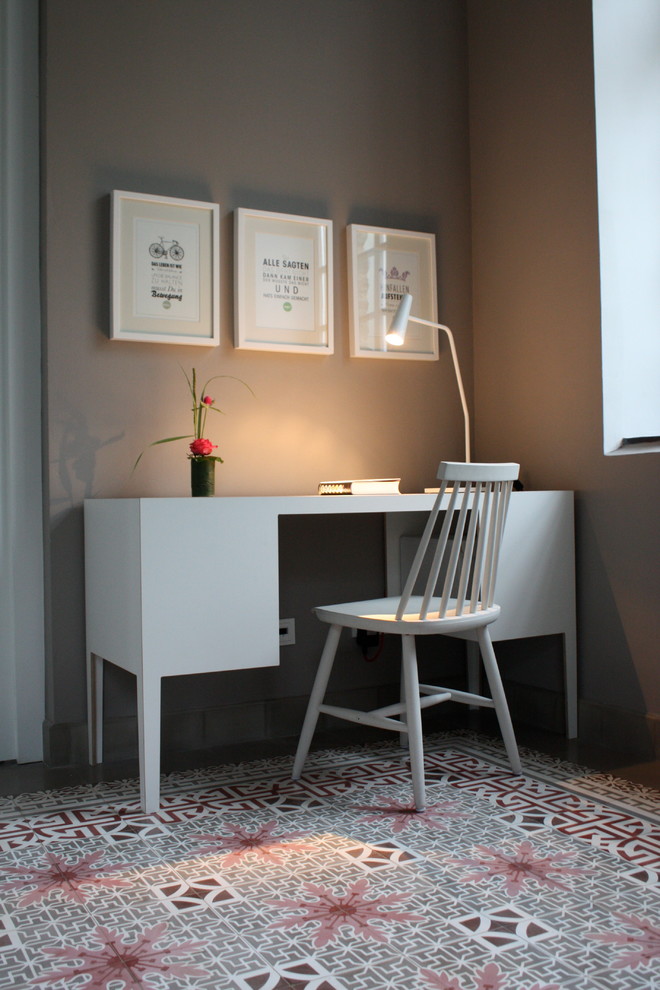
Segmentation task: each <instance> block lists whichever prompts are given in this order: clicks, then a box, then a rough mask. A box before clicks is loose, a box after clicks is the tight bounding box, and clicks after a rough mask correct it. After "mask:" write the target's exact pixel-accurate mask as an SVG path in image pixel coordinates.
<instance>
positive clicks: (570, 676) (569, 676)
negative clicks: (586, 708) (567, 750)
mask: <svg viewBox="0 0 660 990" xmlns="http://www.w3.org/2000/svg"><path fill="white" fill-rule="evenodd" d="M562 639H563V645H564V692H565V697H566V738H567V739H575V738H577V734H578V690H577V642H576V636H575V632H573V631H571V632H567V633H564V634H563V637H562Z"/></svg>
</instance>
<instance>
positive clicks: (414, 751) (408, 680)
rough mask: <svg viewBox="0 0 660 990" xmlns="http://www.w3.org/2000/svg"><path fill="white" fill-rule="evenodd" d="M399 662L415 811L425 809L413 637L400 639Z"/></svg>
mask: <svg viewBox="0 0 660 990" xmlns="http://www.w3.org/2000/svg"><path fill="white" fill-rule="evenodd" d="M401 661H402V664H403V684H404V692H405V705H406V707H405V714H406V724H407V726H408V749H409V752H410V769H411V771H412V785H413V798H414V800H415V808H416V809H417V811H424V810H425V808H426V787H425V783H424V744H423V742H422V709H421V707H420V703H419V702H420V698H419V675H418V673H417V651H416V649H415V637H414V636H402V637H401Z"/></svg>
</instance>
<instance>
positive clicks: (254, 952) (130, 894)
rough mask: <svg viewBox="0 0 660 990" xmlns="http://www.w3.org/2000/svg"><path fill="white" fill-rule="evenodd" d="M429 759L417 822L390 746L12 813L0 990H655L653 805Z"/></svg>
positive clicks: (109, 790)
mask: <svg viewBox="0 0 660 990" xmlns="http://www.w3.org/2000/svg"><path fill="white" fill-rule="evenodd" d="M426 748H427V761H426V762H427V784H428V798H429V800H428V806H427V811H426V812H425V813H423V814H421V815H418V814H416V813H415V812H414V811H413V809H412V807H411V804H410V799H411V796H410V774H409V768H408V760H407V754H406V753H405V752H402V751H401V750H399V749H398V748H397V747H396V744H392V743H391V742H389V741H388V742H387V743H383V744H377V745H376V746H374V747H368V748H367V747H354V748H347V749H345V750H326V751H323V752H317V753H313V754H311V756H310V758H309V760H308V763H307V765H306V767H305V771H306V772H305V776H304V778H303V779H302V780H301V781H300V782H293V781H291V780H290V778H289V774H290V768H291V761H290V759H288V758H277V759H273V760H261V761H255V762H253V763H244V764H234V765H230V766H226V767H207V768H203V769H201V770H199V771H194V772H191V773H177V774H171V775H169V776H167V777H163V778H162V794H163V801H162V805H161V808H160V809H159V811H158V812H157V813H156V814H153V815H145V814H143V813H142V812H141V811H140V809H139V805H138V790H137V782H136V781H117V782H113V783H112V784H102V785H94V786H91V787H88V788H85V787H75V788H66V789H63V790H62V791H53V792H44V793H42V794H36V795H35V794H32V795H22V796H19V797H17V798H15V799H5V800H3V801H2V802H0V904H1V907H0V990H9V988H10V987H11V988H12V990H16V988H17V987H21V988H22V990H27V988H28V987H30V986H36V985H39V986H44V987H52V988H53V990H62V988H64V987H66V988H67V990H69V988H70V990H84V987H85V986H89V987H90V988H91V987H94V986H99V987H101V988H103V990H106V988H107V987H109V988H110V990H125V987H126V986H130V987H132V988H145V990H146V987H153V988H154V990H179V988H181V990H184V988H185V990H293V988H297V990H389V988H392V990H394V988H396V990H404V988H405V990H425V988H431V990H433V988H442V990H485V988H486V987H497V990H532V988H534V990H613V988H614V987H615V988H616V990H660V922H659V921H658V918H659V917H660V912H659V911H658V907H659V906H660V794H658V793H657V792H653V791H651V790H649V789H648V788H646V789H645V788H637V787H635V786H629V785H627V784H621V782H619V785H617V782H616V781H615V780H614V779H612V778H610V777H607V776H606V775H595V774H591V773H590V771H588V770H587V769H585V768H584V767H577V766H574V765H572V764H567V763H562V762H560V761H556V760H552V759H548V758H546V757H543V756H540V755H539V754H535V753H532V752H528V751H524V752H523V763H524V771H525V772H524V774H523V775H518V776H517V775H513V774H512V773H511V772H510V771H509V770H508V768H507V763H506V759H505V755H504V753H503V750H502V747H501V745H500V744H499V743H497V741H494V740H488V739H480V738H479V737H476V736H474V735H472V734H469V733H465V734H463V733H461V734H458V735H456V736H449V735H440V736H437V737H435V738H434V739H430V740H428V741H427V743H426ZM51 950H52V951H51ZM122 967H123V968H122ZM126 967H128V969H127V968H126ZM129 971H130V973H131V974H132V975H131V977H130V980H129V982H128V984H127V983H126V979H124V977H126V978H128V977H127V973H128V972H129ZM76 974H77V975H76ZM37 978H38V979H40V980H42V982H40V983H39V984H35V983H34V981H35V979H37ZM104 981H105V982H104ZM122 984H123V985H122Z"/></svg>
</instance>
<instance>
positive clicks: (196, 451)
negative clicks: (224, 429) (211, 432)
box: [190, 437, 218, 457]
mask: <svg viewBox="0 0 660 990" xmlns="http://www.w3.org/2000/svg"><path fill="white" fill-rule="evenodd" d="M217 446H218V445H217V443H211V441H210V440H205V439H204V437H199V438H198V439H197V440H193V442H192V443H191V444H190V453H191V454H192V455H193V457H208V455H209V454H210V453H212V452H213V451H214V450H215V449H216V447H217Z"/></svg>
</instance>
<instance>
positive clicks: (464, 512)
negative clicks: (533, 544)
mask: <svg viewBox="0 0 660 990" xmlns="http://www.w3.org/2000/svg"><path fill="white" fill-rule="evenodd" d="M518 470H519V467H518V465H517V464H472V463H468V464H457V463H454V462H449V461H443V462H442V463H441V464H440V467H439V468H438V478H439V479H440V488H439V489H438V495H437V498H436V499H435V502H434V504H433V509H432V510H431V513H430V515H429V517H428V519H427V521H426V525H425V527H424V532H423V534H422V536H421V539H420V541H419V545H418V548H417V551H416V552H415V557H414V560H413V562H412V565H411V568H410V571H409V573H408V577H407V578H406V581H405V584H404V587H403V591H402V592H401V594H400V595H397V596H396V597H392V598H371V599H367V600H365V601H359V602H344V603H343V604H340V605H319V606H318V607H317V608H315V609H314V612H315V614H316V616H317V617H318V618H319V619H320V620H321V622H325V623H326V624H327V625H328V632H327V635H326V639H325V645H324V647H323V652H322V653H321V660H320V662H319V666H318V670H317V672H316V678H315V680H314V685H313V687H312V692H311V694H310V696H309V702H308V704H307V712H306V714H305V720H304V722H303V727H302V730H301V733H300V739H299V741H298V749H297V750H296V756H295V759H294V761H293V769H292V772H291V775H292V777H293V779H294V780H298V779H299V778H300V775H301V773H302V769H303V766H304V763H305V759H306V758H307V753H308V752H309V747H310V744H311V742H312V737H313V735H314V732H315V729H316V724H317V721H318V718H319V715H324V716H330V717H331V718H339V719H344V720H346V721H348V722H356V723H357V724H358V725H369V726H374V727H375V728H380V729H387V730H389V731H391V732H397V733H398V734H399V735H400V736H401V737H404V738H406V739H407V741H408V753H409V756H410V769H411V774H412V786H413V797H414V802H415V808H416V809H417V811H423V810H424V807H425V802H426V784H425V780H424V745H423V740H422V710H423V709H426V708H430V707H432V706H433V705H438V704H442V703H444V702H446V701H456V702H459V704H464V705H470V706H471V707H481V708H494V709H495V712H496V714H497V718H498V721H499V724H500V729H501V731H502V738H503V740H504V745H505V748H506V753H507V756H508V758H509V762H510V764H511V769H512V770H513V772H514V773H520V769H521V767H520V756H519V754H518V747H517V745H516V737H515V735H514V732H513V725H512V723H511V716H510V714H509V708H508V705H507V702H506V695H505V694H504V688H503V686H502V679H501V677H500V673H499V670H498V667H497V658H496V657H495V651H494V650H493V644H492V641H491V638H490V628H489V626H490V623H491V622H494V621H495V620H496V619H497V617H498V616H499V614H500V607H499V605H495V604H494V603H493V598H494V593H495V577H496V574H497V562H498V557H499V548H500V543H501V540H502V532H503V530H504V522H505V519H506V511H507V506H508V503H509V496H510V495H511V490H512V488H513V481H514V479H515V478H517V477H518ZM422 587H423V588H424V591H423V593H422V594H421V595H420V594H416V592H418V591H419V590H421V588H422ZM454 596H455V597H454ZM472 602H477V605H476V608H475V610H474V611H472V610H471V608H472ZM397 616H398V617H397ZM344 629H361V630H364V631H365V632H374V633H380V634H385V633H395V634H397V635H398V636H399V637H400V640H401V674H402V676H401V695H400V699H399V701H398V702H397V703H396V704H389V705H386V706H385V707H380V708H373V709H371V710H370V711H367V712H365V711H361V710H359V709H356V708H348V707H340V706H338V705H332V704H326V702H325V696H326V691H327V690H328V685H329V680H330V673H331V671H332V666H333V664H334V661H335V656H336V654H337V650H338V647H339V642H340V639H341V636H342V633H343V630H344ZM432 635H436V636H456V637H458V638H459V639H465V640H473V641H476V642H477V643H478V645H479V652H480V654H481V658H482V661H483V664H484V669H485V672H486V677H487V679H488V685H489V687H490V696H489V695H486V694H482V693H477V691H476V690H475V688H477V687H478V685H477V684H476V683H474V680H475V679H474V678H472V680H471V679H470V677H469V676H468V688H469V690H467V691H461V690H458V689H457V688H454V687H451V688H447V687H440V686H437V685H433V684H420V683H419V674H418V671H417V652H416V644H415V640H416V637H417V636H432ZM345 638H347V637H345Z"/></svg>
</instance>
